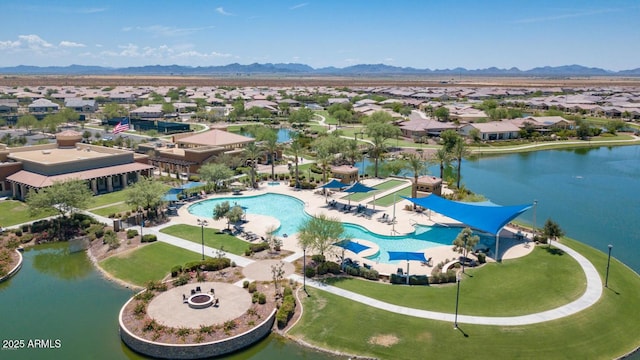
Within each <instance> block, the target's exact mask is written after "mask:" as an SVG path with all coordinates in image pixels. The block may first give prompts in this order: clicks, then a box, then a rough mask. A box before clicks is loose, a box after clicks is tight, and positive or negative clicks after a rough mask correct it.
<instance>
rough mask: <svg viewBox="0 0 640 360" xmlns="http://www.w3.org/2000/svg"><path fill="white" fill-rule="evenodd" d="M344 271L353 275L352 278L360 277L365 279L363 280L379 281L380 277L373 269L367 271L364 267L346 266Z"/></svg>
mask: <svg viewBox="0 0 640 360" xmlns="http://www.w3.org/2000/svg"><path fill="white" fill-rule="evenodd" d="M336 265H337V264H336ZM344 271H345V272H346V273H347V274H349V275H351V276H359V277H363V278H365V279H367V280H378V278H379V276H380V274H379V273H378V271H376V270H373V269H367V268H364V267H353V266H346V267H345V268H344Z"/></svg>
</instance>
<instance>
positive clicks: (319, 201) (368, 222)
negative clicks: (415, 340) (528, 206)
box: [171, 179, 533, 275]
mask: <svg viewBox="0 0 640 360" xmlns="http://www.w3.org/2000/svg"><path fill="white" fill-rule="evenodd" d="M387 180H388V179H366V180H364V181H362V183H363V184H365V185H367V186H372V187H373V186H376V185H377V184H380V183H383V182H385V181H387ZM400 180H402V181H404V182H406V185H403V186H399V187H394V188H392V189H389V190H385V191H382V192H379V193H377V194H376V198H377V199H379V198H382V197H383V196H385V195H388V194H392V193H394V192H395V191H398V190H399V189H401V188H403V187H406V186H410V185H411V180H409V179H400ZM265 193H275V194H283V195H289V196H293V197H295V198H297V199H299V200H300V201H302V202H303V203H304V210H305V211H306V212H307V213H308V214H309V215H319V214H326V215H327V216H330V217H336V218H338V219H339V220H340V221H342V222H345V223H352V224H357V225H360V226H363V227H365V228H366V229H367V230H369V231H371V232H374V233H378V234H381V235H400V234H407V233H411V232H413V231H414V225H415V224H420V225H427V226H428V225H434V224H455V225H457V226H461V224H460V223H459V222H457V221H455V220H453V219H450V218H447V217H445V216H442V215H440V214H437V213H433V212H431V211H429V210H427V211H425V212H415V211H407V210H404V208H405V206H406V205H409V206H410V205H411V202H410V201H408V200H405V199H402V198H398V201H397V202H396V205H395V212H394V209H393V206H388V207H383V206H375V210H374V208H373V206H372V205H371V204H367V203H368V202H369V201H371V200H373V195H372V196H371V197H369V198H366V199H364V200H362V201H360V202H356V201H352V202H351V205H354V206H357V205H358V204H363V205H366V206H367V211H369V213H371V216H370V218H368V217H365V216H363V215H362V214H356V213H355V212H353V211H351V212H349V213H344V212H342V211H340V210H338V209H337V208H332V207H329V206H328V204H327V202H329V201H332V200H336V201H337V202H338V203H340V204H346V203H347V200H343V199H341V198H342V197H344V196H346V195H347V194H346V193H344V192H333V193H331V194H330V195H328V196H327V197H325V195H322V194H321V193H319V191H318V190H296V189H294V188H292V187H290V186H289V185H288V184H287V183H286V182H283V181H281V182H280V184H279V185H269V184H268V182H266V181H265V182H263V183H262V184H261V185H260V188H259V189H250V190H245V191H243V193H242V195H241V196H255V195H260V194H265ZM230 196H231V195H230V194H228V193H224V194H221V195H209V196H207V199H211V198H216V197H230ZM241 196H234V197H238V198H239V197H241ZM194 203H195V202H194ZM191 204H193V203H191ZM191 204H186V205H185V206H182V207H181V208H180V209H179V210H178V216H177V217H174V218H173V219H172V221H171V224H175V223H184V224H189V225H194V226H198V224H197V220H198V217H197V216H195V215H192V214H190V213H189V211H188V208H189V205H191ZM283 211H286V209H283ZM394 213H395V217H396V220H397V221H396V223H395V224H393V225H392V224H388V223H384V222H381V221H379V218H380V217H382V215H383V214H387V215H388V216H389V217H390V218H391V217H393V215H394ZM246 219H247V223H246V224H244V229H245V230H246V231H252V232H254V233H256V234H257V235H258V236H264V235H265V234H266V233H267V230H268V229H269V228H272V227H273V226H276V227H277V226H278V225H279V221H278V220H277V219H275V218H272V217H270V216H264V215H254V214H247V216H246ZM208 221H209V223H210V226H211V227H214V228H219V229H224V228H226V227H227V224H226V220H224V219H221V220H212V219H208ZM514 232H515V230H514V229H508V228H507V229H505V230H503V232H502V233H501V235H500V245H499V251H500V256H501V258H502V259H503V260H504V259H511V258H516V257H520V256H524V255H526V254H528V253H529V252H530V251H532V249H533V246H530V245H529V244H528V243H527V242H525V241H523V240H517V239H515V237H514V235H513V234H514ZM529 237H531V235H529ZM281 239H282V240H283V246H282V248H283V249H285V250H289V251H293V252H294V253H295V255H293V256H290V257H289V259H288V260H289V261H293V260H296V259H298V258H300V257H302V248H301V247H300V246H299V245H298V239H297V238H296V236H295V234H290V235H288V237H286V238H281ZM353 240H354V241H359V242H364V241H362V240H358V239H353ZM368 244H369V245H371V243H368ZM452 249H453V246H451V245H447V246H438V247H435V248H430V249H425V255H426V257H427V258H432V261H431V262H430V264H429V265H430V266H427V265H424V264H422V263H420V262H418V261H410V262H409V272H410V273H411V274H420V275H429V274H431V270H432V269H433V265H436V264H438V263H440V262H445V261H446V260H452V259H455V258H457V257H459V256H460V254H458V253H457V252H454V251H453V250H452ZM494 250H495V249H492V251H491V252H490V253H489V256H490V257H488V258H487V261H494V258H493V257H492V256H493V251H494ZM373 252H374V253H375V248H374V250H373ZM368 254H370V251H364V252H362V253H361V255H363V256H366V255H368ZM327 256H328V258H329V259H338V258H339V257H340V256H342V249H341V248H338V247H335V249H332V250H331V251H330V253H329V254H327ZM344 256H345V257H350V258H351V259H353V260H357V261H359V262H360V263H361V264H362V263H366V264H368V265H371V266H372V267H373V268H374V269H375V270H377V271H378V272H379V273H381V274H387V275H388V274H391V273H396V271H397V269H398V268H399V267H401V268H402V269H403V271H405V272H406V270H407V262H406V261H400V262H399V263H398V264H384V263H376V262H375V261H372V260H369V259H365V258H364V257H363V256H360V255H357V254H354V253H352V252H351V251H348V250H347V251H345V253H344Z"/></svg>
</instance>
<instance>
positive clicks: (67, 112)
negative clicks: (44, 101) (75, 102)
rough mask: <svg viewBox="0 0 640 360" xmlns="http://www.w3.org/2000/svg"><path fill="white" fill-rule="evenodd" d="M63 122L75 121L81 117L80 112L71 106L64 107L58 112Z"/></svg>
mask: <svg viewBox="0 0 640 360" xmlns="http://www.w3.org/2000/svg"><path fill="white" fill-rule="evenodd" d="M58 116H60V118H61V120H62V122H68V123H75V122H77V121H78V120H79V119H80V114H78V113H77V112H76V111H75V110H73V109H71V108H64V109H62V110H60V112H59V113H58Z"/></svg>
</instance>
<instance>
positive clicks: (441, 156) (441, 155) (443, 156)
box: [433, 147, 451, 179]
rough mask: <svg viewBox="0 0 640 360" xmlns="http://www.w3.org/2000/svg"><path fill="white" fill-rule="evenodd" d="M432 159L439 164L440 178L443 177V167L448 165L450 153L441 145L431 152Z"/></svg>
mask: <svg viewBox="0 0 640 360" xmlns="http://www.w3.org/2000/svg"><path fill="white" fill-rule="evenodd" d="M433 160H434V161H435V162H436V163H438V164H440V179H444V167H445V166H449V164H450V163H451V153H450V152H448V151H447V149H445V148H444V147H441V148H440V149H438V150H437V151H436V152H435V153H433Z"/></svg>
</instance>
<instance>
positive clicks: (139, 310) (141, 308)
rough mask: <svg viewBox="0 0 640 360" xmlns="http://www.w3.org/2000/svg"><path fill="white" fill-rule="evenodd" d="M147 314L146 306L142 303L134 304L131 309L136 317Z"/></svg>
mask: <svg viewBox="0 0 640 360" xmlns="http://www.w3.org/2000/svg"><path fill="white" fill-rule="evenodd" d="M146 312H147V305H146V304H145V303H143V302H138V303H136V307H135V308H134V309H133V313H134V314H135V315H137V316H141V315H144V314H145V313H146Z"/></svg>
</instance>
